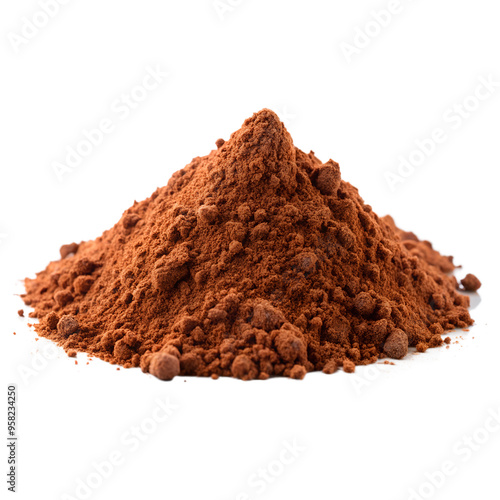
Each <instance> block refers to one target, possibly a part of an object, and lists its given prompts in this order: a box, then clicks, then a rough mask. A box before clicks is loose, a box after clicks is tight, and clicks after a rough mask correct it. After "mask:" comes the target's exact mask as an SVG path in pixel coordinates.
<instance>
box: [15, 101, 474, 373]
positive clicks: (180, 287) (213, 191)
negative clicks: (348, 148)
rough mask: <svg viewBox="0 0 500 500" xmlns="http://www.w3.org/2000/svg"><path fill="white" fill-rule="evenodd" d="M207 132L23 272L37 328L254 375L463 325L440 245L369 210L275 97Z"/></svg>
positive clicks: (435, 339)
mask: <svg viewBox="0 0 500 500" xmlns="http://www.w3.org/2000/svg"><path fill="white" fill-rule="evenodd" d="M216 146H217V149H214V150H213V151H212V152H210V154H208V155H207V156H204V157H197V158H194V159H193V160H192V161H191V163H189V164H188V165H187V166H186V167H185V168H183V169H182V170H180V171H178V172H175V173H174V174H173V175H172V177H171V179H170V180H169V181H168V183H167V185H166V186H165V187H162V188H159V189H157V190H156V191H155V192H154V193H153V194H152V196H151V197H149V198H148V199H146V200H144V201H142V202H136V203H134V205H133V206H132V207H131V208H130V209H128V210H127V211H126V212H125V213H124V214H123V216H122V218H121V219H120V221H118V223H117V224H116V225H115V226H114V227H113V228H111V229H109V230H108V231H105V232H104V234H103V235H102V236H100V237H98V238H97V239H95V240H93V241H86V242H82V243H79V244H76V243H72V244H70V245H64V246H63V247H61V251H60V254H61V259H60V260H57V261H54V262H51V263H50V264H49V265H48V266H47V268H46V269H45V270H44V271H42V272H41V273H39V274H38V275H37V276H36V278H34V279H26V280H25V286H26V293H25V295H23V299H24V301H25V303H26V304H27V305H29V306H31V307H33V308H34V312H32V313H31V315H32V316H34V317H36V318H39V320H40V321H39V323H38V324H37V325H36V327H35V328H36V331H37V332H38V333H39V334H40V335H41V336H44V337H47V338H49V339H52V340H53V341H55V342H57V343H59V344H60V345H62V346H63V347H64V348H65V349H66V350H67V351H68V350H74V351H79V352H86V353H88V354H91V355H92V356H96V357H99V358H101V359H104V360H106V361H108V362H110V363H115V364H119V365H121V366H124V367H126V368H130V367H139V366H140V368H141V369H142V370H143V371H144V372H146V373H151V374H153V375H155V376H156V377H158V378H160V379H162V380H170V379H172V378H173V377H175V376H177V375H196V376H206V377H209V376H210V377H212V378H218V377H219V376H232V377H236V378H240V379H243V380H252V379H261V380H264V379H267V378H269V377H275V376H286V377H291V378H295V379H302V378H303V377H304V376H305V374H306V373H307V372H311V371H321V370H323V371H324V372H325V373H333V372H335V371H336V370H338V368H339V367H342V368H343V369H344V371H346V372H353V371H354V370H355V367H356V365H366V364H370V363H374V362H376V361H377V360H378V359H380V358H381V357H384V356H390V357H393V358H396V359H400V358H402V357H404V356H405V355H406V353H407V351H408V347H417V350H418V351H420V352H423V351H425V350H426V349H427V348H429V347H437V346H438V345H440V344H441V343H442V340H441V337H440V335H441V334H443V333H445V332H447V331H449V330H452V329H454V328H456V327H459V328H465V327H467V326H470V325H472V323H473V321H472V319H471V317H470V315H469V313H468V310H467V308H468V306H469V297H467V296H465V295H461V294H460V293H459V292H458V290H457V289H458V288H459V283H458V282H457V280H456V279H455V278H454V277H452V276H449V275H448V273H450V272H451V271H453V270H454V269H455V266H454V264H453V259H452V258H451V257H447V256H443V255H441V254H439V252H437V251H436V250H435V249H434V248H433V247H432V245H431V244H430V243H429V242H426V241H421V240H419V239H418V238H417V236H415V235H414V234H413V233H410V232H406V231H403V230H401V229H399V228H398V227H397V226H396V224H395V223H394V220H393V219H392V218H391V217H389V216H387V217H384V218H380V217H378V216H377V215H376V214H375V213H374V212H373V210H372V208H371V207H370V206H369V205H367V204H365V202H364V201H363V199H362V198H361V197H360V195H359V193H358V191H357V189H356V188H354V187H353V186H352V185H351V184H349V183H348V182H346V181H344V180H343V179H342V178H341V172H340V167H339V165H338V163H336V162H334V161H333V160H329V161H327V162H326V163H324V162H322V161H320V160H319V159H318V158H316V156H315V155H314V153H313V152H309V153H305V152H303V151H301V150H300V149H298V148H296V147H295V146H294V145H293V141H292V139H291V137H290V135H289V133H288V132H287V130H286V129H285V127H284V125H283V124H282V123H281V122H280V120H279V118H278V117H277V116H276V114H275V113H273V112H272V111H270V110H268V109H264V110H262V111H260V112H259V113H256V114H254V115H253V116H252V117H251V118H249V119H247V120H246V121H245V122H244V124H243V126H242V127H241V129H240V130H238V131H236V132H235V133H234V134H232V136H231V137H230V138H229V139H228V140H227V141H224V140H222V139H220V140H218V141H217V143H216ZM477 285H478V280H477V282H476V281H475V280H473V279H472V278H470V277H466V278H465V279H464V280H463V282H462V286H463V287H464V288H465V289H466V290H468V289H471V290H472V289H477V288H478V286H477Z"/></svg>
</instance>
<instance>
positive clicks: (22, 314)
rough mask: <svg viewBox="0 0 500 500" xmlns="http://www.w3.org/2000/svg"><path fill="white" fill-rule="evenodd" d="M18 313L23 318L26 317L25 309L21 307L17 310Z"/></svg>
mask: <svg viewBox="0 0 500 500" xmlns="http://www.w3.org/2000/svg"><path fill="white" fill-rule="evenodd" d="M17 314H19V316H20V317H21V318H24V310H23V309H19V311H17Z"/></svg>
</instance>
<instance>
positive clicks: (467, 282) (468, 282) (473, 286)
mask: <svg viewBox="0 0 500 500" xmlns="http://www.w3.org/2000/svg"><path fill="white" fill-rule="evenodd" d="M460 283H462V286H463V287H464V290H466V291H467V292H477V291H478V290H479V289H480V288H481V282H480V281H479V279H478V278H477V277H476V276H474V275H473V274H468V275H467V276H466V277H465V278H464V279H463V280H462V281H461V282H460Z"/></svg>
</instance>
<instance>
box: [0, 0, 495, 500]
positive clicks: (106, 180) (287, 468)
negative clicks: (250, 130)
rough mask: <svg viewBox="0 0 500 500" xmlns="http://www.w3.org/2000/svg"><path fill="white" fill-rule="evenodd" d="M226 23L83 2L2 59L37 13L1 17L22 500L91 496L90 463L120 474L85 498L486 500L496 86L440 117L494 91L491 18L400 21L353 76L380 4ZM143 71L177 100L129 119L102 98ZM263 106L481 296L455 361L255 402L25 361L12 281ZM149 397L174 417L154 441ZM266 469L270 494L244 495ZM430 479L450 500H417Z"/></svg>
mask: <svg viewBox="0 0 500 500" xmlns="http://www.w3.org/2000/svg"><path fill="white" fill-rule="evenodd" d="M221 4H222V5H226V6H229V9H228V10H227V11H225V12H224V13H223V15H222V18H221V16H219V14H218V12H217V10H216V9H215V8H214V5H213V2H212V1H211V0H196V1H195V0H191V1H189V2H187V1H180V0H176V1H165V0H163V1H160V0H142V1H140V2H139V1H135V2H133V1H123V0H120V1H118V0H107V1H105V2H103V1H98V0H85V1H83V0H80V1H78V0H73V1H69V2H68V3H67V5H64V6H60V9H59V12H58V13H57V14H56V15H55V16H54V17H53V18H52V19H50V21H49V22H48V23H47V25H46V26H44V27H43V28H40V29H38V28H35V29H36V30H37V31H35V35H34V36H32V38H31V39H30V40H28V39H26V40H25V41H26V43H23V44H21V45H20V46H19V47H18V48H19V50H18V51H16V50H15V48H16V46H17V45H16V43H13V40H17V41H19V38H17V39H16V38H15V37H16V35H17V36H22V29H23V26H24V25H25V21H24V20H23V18H24V17H26V18H27V19H28V20H30V19H33V17H34V16H35V14H36V13H37V12H38V11H39V10H40V7H39V5H38V3H37V2H35V1H34V0H22V1H21V0H17V1H16V2H13V1H12V2H2V6H1V8H0V9H1V10H0V32H1V40H2V41H1V44H0V58H1V74H2V76H1V79H0V120H1V121H0V127H1V130H0V136H1V143H0V144H1V147H0V165H1V166H0V172H1V174H0V234H1V235H2V236H1V238H0V239H1V241H0V262H1V280H0V285H1V290H0V293H1V296H0V308H1V316H0V318H1V334H2V336H1V348H0V352H1V366H2V386H3V388H2V391H5V387H6V385H7V384H8V383H16V384H17V386H18V413H19V422H18V427H19V429H18V434H19V443H18V444H19V448H18V452H19V460H20V462H19V475H18V493H17V498H22V499H29V500H31V499H35V498H36V499H37V500H45V499H60V498H83V496H82V494H81V493H82V492H81V491H80V492H78V493H79V496H78V495H77V494H76V493H77V492H75V488H76V485H77V484H78V481H87V479H88V478H89V475H91V476H90V477H91V478H92V479H93V480H94V481H97V482H99V477H97V478H96V475H95V470H94V466H93V465H92V464H93V462H102V461H105V460H108V458H109V456H110V454H112V453H113V452H119V453H121V454H122V458H123V460H122V463H121V464H120V465H117V466H115V468H114V470H113V472H112V473H111V475H110V476H109V477H107V478H105V479H104V480H102V484H101V485H100V486H99V487H97V488H93V489H92V490H91V492H90V496H89V498H99V499H100V498H102V499H109V498H148V497H152V498H162V499H167V498H172V499H176V500H181V499H182V500H183V499H198V498H203V499H213V500H216V499H217V500H233V499H237V498H239V499H240V500H242V499H245V498H252V499H254V498H261V499H271V498H272V499H293V500H295V499H303V498H320V499H334V498H341V499H344V500H348V499H365V498H375V499H379V498H380V499H384V500H387V499H389V500H390V499H408V498H411V490H415V491H416V492H419V489H420V493H419V495H420V496H419V497H415V496H414V497H413V498H437V499H454V500H456V499H458V500H461V499H468V498H472V497H476V496H481V498H484V499H485V500H488V499H494V498H498V497H499V495H500V486H499V483H498V463H499V462H500V431H499V432H495V430H498V429H500V428H499V426H498V424H497V426H496V427H495V428H494V427H491V426H490V427H489V429H490V431H489V432H488V431H486V432H483V431H482V430H481V428H484V426H485V425H487V424H488V423H491V422H490V421H489V420H488V415H489V412H493V411H496V412H497V414H498V412H499V410H500V397H499V394H498V380H499V371H500V369H499V363H498V360H497V356H498V350H499V349H500V340H499V328H498V327H499V322H498V319H497V318H496V317H495V314H498V289H497V288H495V287H496V284H497V282H498V266H497V265H495V260H496V259H497V257H498V220H497V219H498V215H499V213H498V212H499V210H498V202H497V191H498V168H499V166H500V165H499V161H500V150H499V148H498V138H499V132H500V121H499V116H500V95H499V94H500V87H496V88H495V89H493V91H492V93H491V95H490V96H489V97H488V98H487V99H484V100H483V101H481V102H480V103H479V104H478V106H477V109H475V110H473V111H472V112H470V113H469V115H470V116H468V117H467V118H463V119H462V120H456V119H455V120H453V119H452V118H451V117H452V116H456V115H455V113H456V111H454V108H453V106H455V105H460V104H461V103H463V101H464V100H465V99H467V98H468V97H470V96H473V95H474V92H475V90H476V87H477V85H478V84H479V82H480V80H479V79H480V78H485V79H488V78H493V80H494V81H496V82H500V58H499V50H498V49H499V47H500V31H499V30H498V19H499V14H500V9H499V6H498V4H497V3H496V2H493V1H492V0H474V1H472V0H466V1H462V2H456V1H452V0H441V1H440V2H431V1H430V0H418V1H416V0H414V1H413V2H411V1H410V0H401V2H400V8H399V10H400V11H399V12H398V13H396V14H393V15H392V17H391V19H390V22H389V24H388V25H387V26H385V27H382V28H380V26H379V28H380V29H378V30H377V25H373V24H371V25H369V29H371V30H372V31H371V32H370V33H372V34H375V33H376V32H377V31H380V33H379V34H378V35H376V36H371V37H370V38H369V39H368V43H367V42H366V41H365V44H366V45H367V46H366V47H364V48H362V49H359V50H357V52H358V53H356V54H353V55H352V58H351V61H350V63H349V62H348V60H347V58H346V57H345V55H344V53H343V51H342V48H341V44H342V43H343V42H345V43H349V44H353V43H354V38H355V35H356V33H358V39H357V42H360V41H361V42H362V40H361V35H359V31H357V30H364V29H365V26H366V24H367V23H368V22H369V21H370V20H373V14H372V11H375V12H379V11H381V10H382V9H387V8H388V6H389V1H375V0H373V1H365V0H363V1H359V0H358V1H356V2H351V1H347V0H342V1H335V2H327V1H325V0H323V1H319V0H315V1H311V0H309V1H307V2H306V1H301V2H299V1H290V0H286V1H285V0H281V1H275V0H274V1H269V0H243V1H240V2H238V1H236V0H222V2H221ZM231 4H234V6H231ZM42 21H43V18H42ZM386 24H387V23H386ZM156 66H159V67H160V68H161V70H162V71H166V70H168V71H169V76H168V78H165V79H164V81H163V82H162V83H161V84H160V85H159V86H158V88H157V89H155V90H152V91H150V92H148V94H147V97H146V99H145V100H144V102H141V103H140V104H139V105H138V106H137V108H136V109H134V110H133V112H132V113H131V114H130V116H127V117H126V119H122V118H124V116H123V115H124V114H125V111H123V115H122V114H119V113H117V112H116V108H114V107H113V106H115V105H116V103H115V101H116V99H120V98H121V95H122V94H123V93H130V92H131V90H132V89H133V88H134V87H135V86H136V85H137V84H139V83H140V82H141V81H142V80H143V78H144V76H145V75H146V68H147V67H151V68H154V67H156ZM481 95H483V96H484V93H483V94H481ZM114 103H115V104H114ZM467 103H468V105H469V107H472V108H473V107H475V103H474V100H473V99H472V100H468V101H467ZM476 104H477V103H476ZM263 107H270V108H272V109H274V110H275V111H276V112H278V114H279V115H280V116H281V117H282V119H284V120H285V122H286V125H287V127H288V129H289V130H290V132H291V134H292V136H293V138H294V141H295V144H296V145H297V146H298V147H300V148H302V149H304V150H305V151H309V150H310V149H312V150H314V151H315V152H316V154H317V155H318V157H319V158H321V159H322V160H323V161H326V160H328V159H329V158H333V159H334V160H336V161H338V162H340V165H341V169H342V175H343V178H344V179H345V180H348V181H350V182H351V183H352V184H354V185H355V186H357V187H358V188H359V190H360V192H361V195H362V196H363V197H364V198H365V200H366V201H367V202H368V203H370V204H371V205H372V206H373V207H374V209H375V211H376V212H377V213H379V214H380V215H383V214H386V213H390V214H392V215H393V216H394V217H395V219H396V222H397V223H398V224H399V225H400V226H402V227H403V228H405V229H409V230H412V231H415V232H416V233H417V234H418V235H419V236H421V237H423V238H427V239H429V240H431V241H432V242H433V243H434V244H435V246H436V248H438V249H439V250H441V251H442V252H443V253H447V254H448V253H452V254H453V255H455V257H456V262H458V263H460V264H463V266H464V268H463V269H462V270H460V271H459V275H463V274H464V273H466V272H474V273H476V274H477V275H478V276H479V277H480V278H481V280H482V281H483V283H484V286H483V288H482V289H481V292H480V295H481V302H480V303H479V305H477V307H476V308H475V309H474V310H473V311H472V314H473V317H474V318H475V319H476V322H477V324H476V326H475V327H473V328H472V329H471V330H470V332H468V333H464V332H458V333H457V335H463V337H464V339H463V340H460V343H459V344H452V345H451V347H450V349H448V350H446V349H444V348H442V349H434V350H431V351H428V352H427V353H425V354H419V355H415V354H413V353H411V354H409V355H408V356H407V358H406V359H404V360H402V361H400V362H398V363H397V364H396V366H380V365H378V366H377V367H375V368H373V367H371V368H370V369H369V368H365V369H358V370H357V372H356V375H354V376H349V375H347V374H345V373H337V374H335V375H332V376H326V375H323V374H321V373H318V374H310V375H308V376H307V377H306V378H305V380H304V381H302V382H299V381H292V380H281V379H280V380H271V381H266V382H251V383H243V382H240V381H237V380H218V381H212V380H210V379H206V380H205V379H193V378H177V379H176V380H174V381H173V382H171V383H163V382H160V381H159V380H156V379H154V378H153V377H151V376H149V375H148V376H146V375H144V374H142V373H141V372H140V371H139V370H137V369H134V370H121V371H117V370H116V367H113V366H110V365H107V364H105V363H102V362H99V361H95V360H94V361H92V362H91V363H90V364H89V365H86V361H85V359H84V357H81V356H80V355H79V357H78V361H79V364H78V366H75V364H74V360H72V359H69V358H67V357H66V356H65V355H64V354H62V353H59V355H58V356H56V357H55V358H54V356H53V355H52V354H53V353H51V351H50V350H49V351H47V349H49V347H50V343H49V342H47V341H45V340H44V339H40V340H39V341H35V340H34V339H35V335H34V333H33V332H32V330H30V329H29V328H28V326H27V323H28V320H26V319H24V320H23V319H20V318H18V317H17V314H16V311H17V309H19V308H20V307H22V304H21V301H20V299H19V298H18V297H16V296H15V295H14V294H16V293H20V292H21V291H22V286H21V283H20V282H19V280H20V279H22V278H24V277H25V276H33V275H34V273H35V272H37V271H39V270H41V269H43V268H44V267H45V266H46V264H47V263H48V262H49V261H50V260H51V259H56V258H57V257H58V249H59V246H60V245H61V244H63V243H69V242H72V241H81V240H85V239H91V238H95V237H96V236H98V235H99V234H100V233H101V232H102V231H103V230H105V229H107V228H109V227H111V226H112V225H113V224H114V223H115V222H116V221H117V220H118V219H119V217H120V215H121V213H122V212H123V211H124V210H125V209H126V208H128V207H129V206H130V205H131V204H132V203H133V201H134V199H137V200H140V199H143V198H145V197H147V196H149V195H150V194H151V193H152V192H153V191H154V190H155V189H156V187H157V186H163V185H165V184H166V183H167V181H168V179H169V177H170V175H171V174H172V172H173V171H175V170H177V169H179V168H182V167H183V166H184V165H185V164H186V163H188V162H189V161H190V160H191V158H192V157H194V156H197V155H204V154H207V153H208V152H209V151H210V150H211V149H212V148H214V147H215V146H214V142H215V140H216V139H217V138H219V137H223V138H226V139H227V138H228V137H229V135H230V133H231V132H233V131H234V130H236V129H237V128H239V126H240V125H241V123H242V122H243V120H244V119H245V118H247V117H248V116H250V115H251V114H252V113H253V112H255V111H258V110H259V109H261V108H263ZM450 110H451V111H450ZM450 113H451V114H450ZM103 118H109V119H110V120H112V121H113V123H114V125H115V128H114V130H113V132H112V133H110V134H107V135H106V137H105V138H104V140H103V142H102V144H101V145H99V146H98V147H96V148H94V150H93V151H92V152H91V154H89V155H88V156H87V158H85V159H84V161H82V163H81V164H80V165H78V166H77V167H75V168H74V171H72V172H69V173H67V174H66V175H64V176H63V178H62V181H61V182H60V181H59V180H58V178H57V176H56V175H55V173H54V171H53V163H54V162H62V161H64V157H65V153H66V150H67V147H68V146H70V147H76V145H77V144H78V142H79V141H81V140H82V138H83V131H84V130H85V129H86V130H90V129H92V128H95V127H96V126H98V124H99V122H100V121H101V120H102V119H103ZM435 128H441V129H443V131H444V132H445V133H446V140H445V141H444V142H443V143H442V144H439V145H438V146H437V147H436V148H435V151H434V152H433V153H432V154H431V155H430V156H429V157H428V158H426V160H425V161H424V162H423V164H422V165H419V166H418V167H417V168H415V171H414V172H413V173H412V174H411V175H408V176H407V177H406V178H405V179H404V182H402V183H400V184H399V185H398V186H397V187H396V188H395V189H394V190H391V189H390V187H389V185H388V183H387V180H386V178H385V173H386V172H388V171H391V172H396V169H397V166H398V162H399V160H398V157H399V156H400V155H403V156H406V157H408V156H409V155H410V153H411V152H412V150H413V149H415V148H416V146H415V140H418V139H420V140H423V139H426V138H429V137H431V135H432V133H433V130H434V129H435ZM478 300H479V299H478V298H477V297H476V298H475V299H474V302H475V303H477V302H478ZM13 332H16V333H17V335H16V336H14V335H13ZM47 358H49V359H48V360H47ZM44 360H45V361H44ZM28 369H29V370H32V371H31V372H29V371H28V372H26V370H28ZM23 373H24V376H23V375H22V374H23ZM26 373H28V375H26ZM2 393H3V394H5V393H4V392H2ZM4 397H5V396H4ZM158 397H160V398H162V399H165V398H170V400H171V401H172V403H173V404H175V405H176V406H177V409H176V410H175V411H174V412H173V414H172V415H171V416H170V418H169V419H168V420H166V421H165V422H162V423H158V424H156V423H155V422H154V420H151V418H152V417H153V416H155V415H156V416H157V415H159V413H157V412H156V413H155V407H156V406H157V403H155V399H156V398H158ZM2 408H5V403H2ZM4 411H5V410H4ZM4 414H5V413H4ZM4 425H6V424H5V423H4ZM141 425H142V426H145V429H146V430H147V432H149V434H145V435H144V437H145V439H144V441H143V442H141V443H140V445H139V446H138V449H137V450H135V449H134V448H135V447H133V446H132V444H131V442H130V433H131V432H132V431H133V426H139V427H140V426H141ZM3 432H5V431H3ZM465 435H471V436H472V435H474V436H475V438H477V439H479V440H480V441H481V442H482V444H481V445H480V446H476V444H475V442H474V441H473V442H472V443H471V444H465V442H462V440H463V439H464V436H465ZM127 439H128V441H127ZM294 440H295V442H296V444H297V445H298V447H299V448H300V449H301V451H299V452H298V456H297V457H294V460H291V458H290V457H291V455H289V454H286V455H283V454H282V450H284V444H283V442H284V441H287V442H288V443H290V444H293V442H294ZM2 448H3V449H4V452H2V456H0V461H1V463H2V469H1V470H2V471H3V470H4V465H3V464H6V456H5V458H4V457H3V455H4V454H6V448H4V447H3V446H2ZM468 450H469V452H468ZM280 456H282V457H286V462H291V463H286V464H283V463H281V465H280V462H279V459H280ZM445 461H448V462H452V463H453V465H454V466H455V468H454V469H453V470H454V471H455V473H454V474H453V475H452V476H446V477H445V478H444V479H443V478H442V477H441V476H440V474H435V473H436V471H438V470H439V469H440V468H441V467H442V464H443V462H445ZM268 467H270V468H271V469H270V471H271V472H268V473H267V474H268V476H267V477H269V478H270V479H271V480H272V481H269V482H266V481H264V482H261V483H256V481H255V477H256V476H255V474H258V473H259V470H260V469H264V470H267V469H268ZM5 470H6V465H5ZM92 474H94V475H93V476H92ZM426 474H427V475H429V474H431V475H432V474H434V477H435V478H439V477H441V483H443V484H442V485H440V487H439V488H436V487H433V486H431V487H430V488H429V485H426V484H425V483H426V481H429V480H428V479H427V476H426ZM2 477H5V476H4V475H3V473H2ZM92 479H91V482H92ZM93 484H97V483H95V482H94V483H93ZM257 484H259V485H260V486H262V487H260V488H258V487H257V486H256V485H257ZM6 486H7V485H6V484H3V480H2V485H1V489H2V492H3V491H5V490H6ZM264 486H265V487H264ZM478 490H480V491H481V493H479V492H478ZM83 493H85V492H83ZM244 494H246V495H248V496H245V495H244ZM64 495H70V496H64ZM238 495H240V496H238ZM2 498H3V493H2Z"/></svg>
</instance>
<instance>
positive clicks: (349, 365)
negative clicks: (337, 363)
mask: <svg viewBox="0 0 500 500" xmlns="http://www.w3.org/2000/svg"><path fill="white" fill-rule="evenodd" d="M342 367H343V368H344V371H345V372H346V373H354V371H355V370H356V365H355V364H354V363H353V362H352V361H351V360H350V359H344V362H343V363H342Z"/></svg>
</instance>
